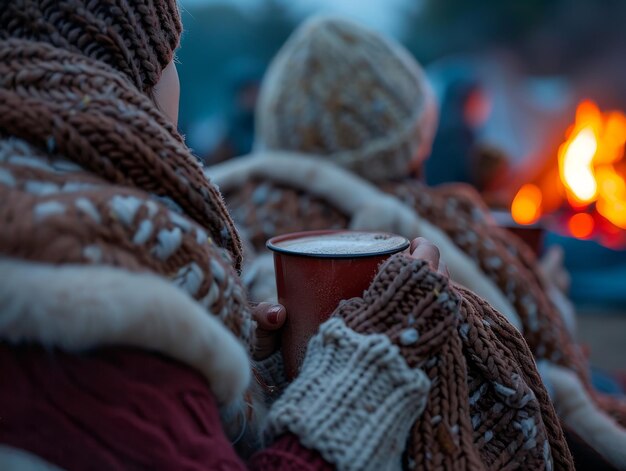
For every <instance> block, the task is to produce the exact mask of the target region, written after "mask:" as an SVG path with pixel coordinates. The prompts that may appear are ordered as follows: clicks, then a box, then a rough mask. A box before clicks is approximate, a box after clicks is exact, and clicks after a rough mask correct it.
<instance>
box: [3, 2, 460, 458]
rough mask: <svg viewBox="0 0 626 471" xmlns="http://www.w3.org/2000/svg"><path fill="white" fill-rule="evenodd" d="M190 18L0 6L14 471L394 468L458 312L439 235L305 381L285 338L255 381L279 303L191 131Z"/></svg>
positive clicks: (158, 9)
mask: <svg viewBox="0 0 626 471" xmlns="http://www.w3.org/2000/svg"><path fill="white" fill-rule="evenodd" d="M180 33H181V24H180V18H179V14H178V9H177V5H176V3H175V2H174V1H171V0H155V1H152V2H145V3H144V2H134V1H132V2H131V1H126V0H117V1H107V0H90V1H86V0H60V1H55V2H50V1H47V0H17V1H16V0H10V1H9V0H2V1H1V2H0V201H1V203H0V220H1V221H2V223H1V227H2V229H1V231H0V254H1V256H2V258H1V259H0V275H1V276H2V280H3V282H2V284H1V285H0V306H2V307H1V308H0V340H1V342H2V343H0V371H2V373H3V374H2V377H3V379H2V383H1V384H0V417H1V419H0V444H2V447H1V448H0V451H1V453H0V467H1V468H2V469H11V468H13V469H24V468H26V467H27V466H30V467H31V469H51V468H54V469H58V468H63V469H68V470H72V469H76V470H83V469H103V470H104V469H106V470H113V469H171V470H181V469H190V470H196V469H197V470H201V469H244V468H246V467H247V466H250V467H252V468H254V469H334V468H337V469H377V470H378V469H397V468H399V466H400V459H401V456H402V452H403V450H404V445H405V443H406V440H407V437H408V434H409V429H410V428H411V426H412V425H413V423H415V422H416V420H417V419H418V417H419V414H420V413H421V411H422V410H423V409H424V406H425V400H426V397H427V395H428V390H429V386H430V383H429V381H428V379H427V378H426V375H425V374H424V372H423V371H422V369H421V368H422V367H423V366H424V365H425V364H427V363H428V361H430V360H431V355H436V354H437V352H438V348H439V347H440V345H438V343H437V342H436V341H434V342H433V340H432V338H430V337H433V336H432V335H431V336H429V335H428V334H429V332H431V331H432V332H433V333H436V332H441V333H443V334H445V333H446V332H452V331H454V329H455V323H456V317H455V312H456V309H457V304H458V298H457V296H456V294H455V292H454V291H453V290H451V289H450V288H449V287H448V285H447V278H446V277H445V276H444V275H443V274H441V273H438V272H437V267H438V266H439V256H438V252H437V250H436V248H435V247H434V246H432V245H431V244H428V243H426V242H425V241H416V242H414V244H413V246H412V250H411V252H412V253H411V254H401V255H397V256H394V257H392V258H391V259H390V260H389V261H388V262H387V263H386V264H385V265H383V266H382V267H381V269H380V272H379V274H378V276H377V278H376V280H375V281H374V282H373V284H372V286H371V287H370V289H369V290H368V291H367V292H366V293H365V294H364V298H362V299H361V298H357V299H355V300H352V301H350V302H349V303H345V304H344V305H342V306H341V307H339V308H338V309H337V311H336V312H335V314H334V316H333V318H332V319H331V320H330V321H328V322H327V323H325V324H324V325H323V326H322V327H321V328H320V331H319V333H318V334H317V335H316V336H315V337H314V338H313V339H312V341H311V344H310V346H309V350H308V353H307V356H306V359H305V362H304V364H303V367H302V370H301V373H300V375H299V376H298V378H297V379H296V380H295V381H294V382H293V383H292V384H291V385H289V386H288V387H286V388H284V390H282V391H280V390H279V389H280V387H281V386H282V384H280V378H279V376H280V368H279V367H277V366H276V365H277V363H276V360H275V359H276V356H270V357H269V358H267V359H266V362H265V363H266V364H265V365H264V364H262V363H260V364H258V365H257V367H258V371H259V373H258V374H257V375H255V380H253V381H251V377H252V370H251V368H250V364H249V360H248V355H249V354H250V353H255V354H256V356H257V358H258V357H259V356H266V355H267V354H268V353H271V350H272V345H271V342H269V343H266V344H259V343H257V342H256V340H255V338H256V337H257V336H258V338H263V337H264V336H265V337H264V338H265V340H266V341H267V340H268V337H267V332H263V331H262V329H261V328H263V327H265V328H266V330H272V329H275V328H277V327H279V326H280V324H281V322H283V321H284V317H285V313H284V310H281V309H280V308H276V307H275V306H274V307H273V306H267V305H265V306H261V307H260V308H257V310H256V317H257V319H258V327H257V324H256V323H255V321H254V320H253V314H252V312H251V309H250V307H249V306H248V303H247V300H246V295H245V293H244V289H243V287H242V285H241V281H240V280H239V277H238V273H237V271H238V270H239V268H240V266H241V263H242V249H241V244H240V239H239V235H238V233H237V231H236V229H235V228H234V225H233V223H232V220H231V218H230V216H229V214H228V212H227V210H226V208H225V207H224V204H223V201H222V198H221V195H220V194H219V192H218V190H217V189H216V188H215V187H214V186H213V185H212V184H211V183H210V182H209V181H208V180H207V179H206V178H205V177H204V176H203V174H202V171H201V169H200V168H199V166H198V165H197V164H196V162H195V161H194V159H193V157H192V156H191V154H190V153H189V151H188V149H187V148H186V147H185V145H184V143H183V140H182V138H181V136H180V135H179V134H178V133H177V132H176V129H175V123H176V114H177V105H178V91H179V90H178V78H177V74H176V66H175V64H174V60H173V56H174V51H175V49H176V47H177V46H178V43H179V39H180ZM433 293H437V296H434V295H433ZM444 295H445V296H444ZM381 296H384V297H385V299H386V300H388V301H389V303H388V304H387V303H382V302H381V301H380V297H381ZM416 299H420V300H421V303H420V305H419V306H417V307H416V306H415V304H414V302H415V300H416ZM381 318H385V319H389V318H393V319H394V323H393V326H389V325H388V323H387V322H380V321H379V319H381ZM415 322H418V325H419V326H420V329H421V332H422V336H423V337H424V340H417V341H415V342H414V343H412V344H410V345H407V344H405V343H404V344H403V343H402V342H401V341H400V339H399V334H398V328H399V327H401V326H408V325H409V324H413V323H415ZM392 327H393V328H392ZM257 329H258V330H257ZM429 338H430V340H429ZM443 338H445V337H443ZM269 340H271V338H270V339H269ZM427 347H428V348H427ZM259 349H260V350H259ZM364 352H367V354H365V355H364V354H363V353H364ZM372 352H378V353H379V354H378V355H374V354H373V353H372ZM273 374H278V376H277V377H274V376H273ZM277 378H278V379H277ZM337 384H341V385H342V387H341V388H336V387H334V386H333V385H337ZM262 387H265V388H266V391H265V392H267V393H268V394H267V396H272V398H275V397H276V396H277V395H280V397H279V398H278V399H276V400H275V402H274V403H273V404H269V405H268V407H269V410H268V411H267V415H266V417H263V415H264V411H263V407H264V404H263V400H262V396H263V394H261V393H260V392H259V389H261V388H262ZM277 390H279V391H278V393H280V394H276V391H277ZM261 392H262V390H261ZM364 411H367V413H364ZM261 420H263V422H264V424H265V425H264V439H263V444H261V443H260V442H261V429H260V426H259V423H260V422H261ZM235 446H236V447H237V449H238V451H239V453H240V454H239V455H238V454H237V453H236V451H235ZM263 447H264V449H262V448H263ZM259 449H260V451H259ZM255 451H256V453H255V454H254V455H253V456H252V458H250V459H247V456H248V455H250V454H252V453H253V452H255Z"/></svg>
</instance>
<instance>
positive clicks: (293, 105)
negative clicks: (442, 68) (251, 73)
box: [256, 18, 436, 181]
mask: <svg viewBox="0 0 626 471" xmlns="http://www.w3.org/2000/svg"><path fill="white" fill-rule="evenodd" d="M432 97H433V94H432V91H431V89H430V86H429V85H428V83H427V81H426V77H425V75H424V72H423V71H422V70H421V68H420V67H419V65H418V64H417V62H416V61H415V60H414V59H413V58H411V56H410V54H409V53H408V51H406V50H405V49H404V48H403V47H402V46H400V45H399V44H397V43H394V42H392V41H389V40H387V39H386V38H384V37H382V36H380V35H379V34H377V33H375V32H372V31H369V30H367V29H365V28H363V27H361V26H359V25H356V24H353V23H350V22H348V21H344V20H339V19H330V18H315V19H313V20H310V21H308V22H306V23H305V24H304V25H303V26H301V27H300V28H299V29H298V30H297V31H296V32H295V33H294V34H293V36H292V37H291V38H290V39H289V40H288V41H287V43H286V44H285V45H284V46H283V48H282V49H281V50H280V52H279V53H278V55H277V56H276V58H275V59H274V61H273V62H272V64H271V65H270V68H269V70H268V72H267V74H266V76H265V79H264V81H263V84H262V87H261V92H260V96H259V103H258V105H257V116H256V122H257V130H256V132H257V140H258V142H257V146H258V147H259V148H266V149H274V150H294V151H300V152H304V153H310V154H320V155H323V156H325V157H327V158H328V159H329V160H332V161H333V162H335V163H337V164H339V165H341V166H343V167H346V168H348V169H350V170H352V171H355V172H356V173H358V174H360V175H361V176H363V177H365V178H367V179H369V180H373V181H376V180H385V179H388V178H399V177H402V176H404V175H406V174H407V173H408V171H409V163H410V162H411V160H413V158H414V157H415V156H416V155H417V154H418V153H423V152H428V150H429V148H430V145H431V142H432V139H433V134H434V131H435V126H436V110H435V106H434V101H433V98H432Z"/></svg>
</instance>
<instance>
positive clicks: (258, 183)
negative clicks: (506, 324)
mask: <svg viewBox="0 0 626 471" xmlns="http://www.w3.org/2000/svg"><path fill="white" fill-rule="evenodd" d="M436 125H437V119H436V110H435V106H434V103H433V99H432V92H431V91H430V87H429V85H428V83H427V82H426V79H425V77H424V74H423V72H422V71H421V69H420V68H419V66H418V64H416V63H415V61H414V60H413V59H412V58H411V57H410V55H409V54H408V53H407V52H406V51H405V50H404V49H402V48H401V47H400V46H399V45H397V44H395V43H393V42H391V41H389V40H387V39H386V38H382V37H380V36H379V35H377V34H375V33H372V32H370V31H367V30H365V29H364V28H361V27H359V26H356V25H353V24H351V23H348V22H344V21H340V20H324V19H321V20H320V19H317V20H312V21H309V22H307V23H306V24H305V25H304V26H301V27H300V29H299V30H298V31H297V32H296V33H295V34H294V35H293V36H292V37H291V38H290V39H289V41H288V42H287V44H286V45H285V46H284V47H283V49H282V50H281V51H280V52H279V53H278V55H277V56H276V58H275V60H274V62H273V63H272V65H271V67H270V69H269V71H268V73H267V75H266V77H265V79H264V83H263V86H262V90H261V96H260V100H259V106H258V109H257V131H258V135H257V139H258V146H257V148H258V149H262V150H263V151H264V152H263V153H262V155H260V156H257V157H252V158H250V159H249V161H248V162H238V163H237V164H236V165H232V166H230V167H229V166H227V165H226V166H222V167H218V168H214V169H209V170H208V172H209V174H210V175H212V176H214V177H215V178H216V181H217V183H218V184H219V185H220V187H221V189H222V190H223V191H224V192H225V195H226V199H227V201H228V202H229V205H230V207H231V208H232V211H233V215H234V217H235V219H236V221H237V222H238V224H239V225H240V227H242V229H243V231H244V232H245V233H246V234H247V235H248V236H249V237H250V239H251V240H252V241H253V243H254V245H255V248H256V249H261V248H262V246H263V244H264V243H265V240H266V239H267V238H269V237H271V236H274V235H276V234H280V233H284V232H288V231H293V230H309V229H322V228H333V227H353V228H360V229H364V228H365V229H372V230H391V231H395V232H400V233H403V231H404V234H405V235H411V236H412V235H417V234H419V235H424V236H427V237H429V238H431V239H434V240H435V241H436V243H437V245H438V246H439V247H440V249H441V250H442V254H443V257H444V259H445V260H446V261H447V263H448V265H449V266H450V268H451V273H452V277H453V279H455V280H456V281H458V282H461V283H463V284H465V285H466V286H468V287H469V288H471V289H473V290H475V291H476V292H477V293H478V294H480V295H482V296H483V297H485V298H486V299H487V300H488V301H489V302H491V303H492V304H493V305H494V306H496V307H497V308H498V309H499V310H501V311H502V312H503V313H504V314H505V315H507V317H508V319H509V321H510V322H511V323H513V324H514V325H515V326H516V327H517V328H519V329H520V330H521V331H522V333H523V334H524V336H525V338H526V341H527V342H528V344H529V345H530V347H531V349H532V350H533V353H534V355H535V358H536V360H537V361H538V362H539V364H540V365H542V372H543V374H544V381H545V382H546V384H547V385H548V386H549V387H551V388H552V392H553V399H554V401H555V405H556V407H557V410H558V411H559V412H560V413H561V414H562V415H561V419H562V420H563V422H564V423H565V424H566V425H568V427H569V428H570V430H576V431H577V433H579V434H580V435H582V436H583V439H584V440H585V441H586V442H587V445H591V446H592V447H593V448H595V449H596V450H598V451H599V452H600V453H601V454H602V455H603V456H604V458H605V459H607V460H609V461H610V462H612V463H613V465H615V466H618V467H621V468H623V467H625V466H626V457H625V456H624V455H623V451H622V448H621V447H623V446H626V432H625V431H624V429H623V428H622V426H623V425H626V407H625V405H624V404H623V403H622V402H620V401H618V400H613V399H611V398H605V397H603V396H601V395H599V394H597V393H595V392H593V391H592V388H591V386H590V382H589V376H588V375H589V373H588V365H587V362H586V359H585V358H584V356H583V355H582V352H581V350H580V348H579V346H578V345H577V344H576V342H575V337H574V336H575V333H574V332H573V327H572V326H571V323H570V322H569V321H570V319H568V316H570V317H571V313H567V312H564V310H562V309H559V305H558V300H556V299H555V298H553V297H549V296H548V293H549V292H550V291H549V286H550V284H551V283H552V282H553V280H550V279H549V277H546V276H544V275H543V274H542V273H541V271H540V269H539V266H538V264H537V262H536V260H535V258H534V255H533V254H532V253H531V251H530V250H529V248H528V247H526V246H525V245H524V244H523V243H522V242H521V241H520V240H518V239H516V238H515V237H513V236H511V235H510V234H509V233H507V232H506V231H504V230H502V229H499V228H498V227H496V226H495V224H494V223H493V222H492V221H491V218H490V216H489V213H488V211H487V210H486V207H485V205H484V204H483V203H482V201H481V200H480V197H479V196H478V195H477V194H476V193H475V191H473V190H471V189H470V188H468V187H465V186H448V187H440V188H437V189H433V188H429V187H427V186H425V185H424V184H423V183H421V182H420V181H419V180H418V179H416V178H415V177H413V178H411V177H410V175H420V174H421V173H422V166H423V163H424V160H425V158H426V157H427V156H428V154H429V152H430V145H431V142H432V138H433V135H434V132H435V128H436ZM281 152H283V153H282V154H281ZM284 152H287V154H285V153H284ZM296 152H297V153H301V154H296ZM302 154H306V157H305V156H304V155H302ZM335 165H338V166H340V167H343V169H339V168H337V167H335ZM346 170H348V172H346ZM368 182H369V183H368ZM380 190H384V192H385V193H386V194H387V195H385V194H382V193H381V192H380ZM398 205H400V206H402V208H404V209H401V208H399V207H398ZM409 208H410V210H409V212H410V214H411V215H412V216H413V217H414V218H415V219H416V221H413V224H407V223H406V220H407V218H408V219H410V216H407V215H406V213H404V212H403V211H404V210H406V209H409ZM400 213H402V216H401V217H397V215H398V214H400ZM408 230H413V231H416V232H415V233H414V234H407V233H406V231H408ZM256 269H257V270H258V267H257V268H256ZM253 278H254V276H253V275H250V276H249V281H250V282H251V283H253V282H254V280H253ZM464 335H468V336H469V338H472V337H473V334H471V333H469V334H468V333H467V332H465V334H464ZM496 389H497V387H496ZM479 396H480V393H479V394H478V396H477V397H479ZM616 420H617V421H619V422H620V423H621V425H618V422H616ZM478 430H481V429H480V428H478ZM475 439H476V438H475Z"/></svg>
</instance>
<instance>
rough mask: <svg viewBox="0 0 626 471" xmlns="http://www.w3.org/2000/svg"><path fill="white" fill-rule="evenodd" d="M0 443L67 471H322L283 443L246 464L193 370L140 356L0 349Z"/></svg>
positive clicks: (304, 452)
mask: <svg viewBox="0 0 626 471" xmlns="http://www.w3.org/2000/svg"><path fill="white" fill-rule="evenodd" d="M0 377H1V380H0V444H4V445H8V446H12V447H15V448H19V449H23V450H26V451H28V452H30V453H33V454H35V455H38V456H39V457H41V458H43V459H44V460H46V461H48V462H50V463H52V464H55V465H57V466H59V467H61V468H63V469H65V470H67V471H72V470H80V471H83V470H103V471H104V470H106V471H114V470H147V469H150V470H172V471H174V470H175V471H183V470H189V471H196V470H197V471H200V470H243V469H256V470H303V471H307V470H327V469H333V467H332V466H331V465H330V464H328V463H326V462H325V461H324V460H323V459H322V458H321V456H320V455H319V453H317V452H315V451H312V450H308V449H306V448H304V447H303V446H301V445H300V444H299V442H298V440H297V437H295V436H291V435H286V436H283V437H282V438H281V439H279V440H278V441H277V442H276V443H274V444H273V445H272V446H271V447H270V448H268V449H266V450H263V451H261V452H259V453H257V454H256V455H255V456H254V457H253V458H252V460H251V461H250V462H249V463H247V464H246V463H244V462H242V461H241V460H240V459H239V458H238V456H237V455H236V453H235V451H234V450H233V447H232V446H231V443H230V441H229V440H228V439H227V437H226V436H225V434H224V432H223V430H222V426H221V423H220V419H219V411H218V407H217V403H216V401H215V398H214V396H213V394H212V393H211V391H210V389H209V387H208V385H207V383H206V381H205V380H204V378H203V377H202V376H201V375H200V374H199V373H197V372H195V371H194V370H192V369H191V368H188V367H186V366H184V365H182V364H180V363H177V362H175V361H173V360H170V359H167V358H165V357H161V356H158V355H155V354H151V353H148V352H145V351H140V350H133V349H123V348H109V349H100V350H98V351H95V352H93V353H91V354H84V355H71V354H67V353H62V352H59V351H46V350H44V349H43V348H41V347H34V346H33V347H17V348H16V347H9V346H6V345H0Z"/></svg>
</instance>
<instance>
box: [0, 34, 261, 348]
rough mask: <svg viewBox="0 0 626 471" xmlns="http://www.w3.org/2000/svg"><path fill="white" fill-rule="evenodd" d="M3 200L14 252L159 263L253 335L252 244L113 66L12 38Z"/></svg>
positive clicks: (1, 168)
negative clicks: (244, 250)
mask: <svg viewBox="0 0 626 471" xmlns="http://www.w3.org/2000/svg"><path fill="white" fill-rule="evenodd" d="M0 198H1V201H2V204H0V224H1V225H2V231H0V253H1V254H2V255H5V256H11V257H18V258H24V259H29V260H36V261H41V262H47V263H54V264H59V263H79V264H80V263H101V264H108V265H115V266H120V267H124V268H127V269H129V270H134V271H143V270H147V271H153V272H155V273H157V274H161V275H163V276H165V277H168V278H170V279H171V280H172V281H173V282H174V283H176V284H178V285H179V286H181V287H182V288H183V289H185V290H186V291H187V292H189V293H190V294H191V295H192V296H194V297H195V298H196V299H197V300H199V301H200V302H201V303H202V304H203V305H204V306H205V307H207V309H209V310H210V311H211V312H213V313H214V314H216V315H218V316H219V317H220V318H222V320H223V321H224V323H225V324H226V325H227V326H228V327H229V328H230V329H231V330H232V331H233V332H234V333H235V335H237V336H238V337H240V338H242V339H243V340H244V342H250V341H251V337H252V327H253V326H252V322H251V319H250V313H249V311H248V308H247V306H246V302H245V295H244V292H243V289H242V287H241V285H240V281H239V278H238V276H237V273H236V271H235V270H236V269H239V267H240V264H241V259H242V254H241V245H240V242H239V237H238V234H237V232H236V230H235V228H234V225H233V222H232V220H231V219H230V216H229V215H228V212H227V210H226V208H225V207H224V204H223V201H222V198H221V195H220V193H219V192H218V190H217V189H216V188H215V187H214V186H213V185H212V184H211V183H210V182H209V181H208V180H207V179H206V178H205V177H204V175H203V173H202V170H201V168H200V167H199V165H198V164H197V163H196V162H195V160H194V158H193V156H192V155H191V154H190V153H189V151H188V150H187V148H186V146H185V145H184V143H183V142H182V139H181V137H180V136H179V135H178V133H177V132H176V130H175V129H174V128H173V126H172V125H171V124H169V123H168V122H167V119H166V118H165V117H164V116H163V115H162V114H161V113H160V112H159V111H158V110H157V109H156V107H155V106H154V104H153V103H152V102H151V100H150V99H149V98H148V97H147V96H146V95H144V94H143V93H141V92H140V91H139V90H138V89H137V87H136V86H135V85H133V84H132V83H131V82H130V81H129V79H127V78H126V76H124V75H122V74H120V73H119V72H118V71H116V70H114V69H112V68H111V67H109V66H108V65H107V64H106V63H105V62H101V61H97V60H94V59H90V58H88V57H86V56H83V55H80V54H78V53H73V52H70V51H66V50H62V49H59V48H55V47H53V46H51V45H48V44H44V43H39V42H35V41H28V40H21V39H8V40H0ZM233 259H234V261H233Z"/></svg>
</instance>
